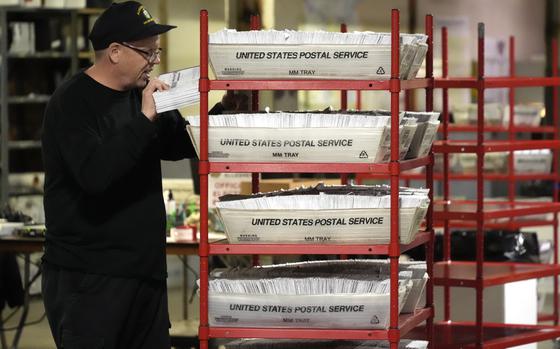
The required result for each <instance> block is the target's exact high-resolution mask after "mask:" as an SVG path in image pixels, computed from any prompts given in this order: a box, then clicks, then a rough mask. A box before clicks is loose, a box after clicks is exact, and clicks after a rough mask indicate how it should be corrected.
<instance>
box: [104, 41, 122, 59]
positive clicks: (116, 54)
mask: <svg viewBox="0 0 560 349" xmlns="http://www.w3.org/2000/svg"><path fill="white" fill-rule="evenodd" d="M121 55H122V48H121V46H120V45H119V44H116V43H115V44H111V45H110V46H109V47H108V48H107V56H108V57H109V61H111V63H115V64H116V63H119V61H120V60H121V58H122V57H121Z"/></svg>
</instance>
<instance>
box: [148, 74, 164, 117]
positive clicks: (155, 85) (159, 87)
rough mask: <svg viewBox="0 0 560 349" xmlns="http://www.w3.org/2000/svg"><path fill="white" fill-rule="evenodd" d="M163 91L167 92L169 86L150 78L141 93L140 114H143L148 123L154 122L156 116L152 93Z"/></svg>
mask: <svg viewBox="0 0 560 349" xmlns="http://www.w3.org/2000/svg"><path fill="white" fill-rule="evenodd" d="M165 90H169V85H167V84H166V83H165V82H163V81H161V80H159V79H156V78H152V79H150V81H148V84H147V85H146V87H144V90H143V91H142V113H144V115H146V117H147V118H148V119H149V120H150V121H154V120H155V118H156V115H157V112H156V103H155V102H154V96H153V95H154V92H156V91H165Z"/></svg>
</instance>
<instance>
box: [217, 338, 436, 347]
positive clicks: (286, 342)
mask: <svg viewBox="0 0 560 349" xmlns="http://www.w3.org/2000/svg"><path fill="white" fill-rule="evenodd" d="M427 347H428V342H426V341H417V340H410V339H403V340H401V341H400V342H399V349H426V348H427ZM389 348H390V345H389V342H388V341H357V340H354V341H351V340H317V339H257V338H251V339H236V340H234V341H231V342H229V343H227V344H225V349H389Z"/></svg>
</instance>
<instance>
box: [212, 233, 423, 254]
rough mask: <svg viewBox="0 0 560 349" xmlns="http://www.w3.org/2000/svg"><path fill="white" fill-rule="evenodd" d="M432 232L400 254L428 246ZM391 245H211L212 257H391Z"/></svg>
mask: <svg viewBox="0 0 560 349" xmlns="http://www.w3.org/2000/svg"><path fill="white" fill-rule="evenodd" d="M431 235H432V233H431V232H427V231H422V232H419V233H417V234H416V237H415V239H414V241H412V242H411V243H409V244H400V245H399V250H400V253H403V252H406V251H408V250H410V249H412V248H414V247H417V246H421V245H424V244H426V243H427V242H429V241H430V239H431ZM390 248H391V245H390V244H369V245H367V244H360V245H358V244H352V245H351V244H346V245H342V244H336V245H335V244H328V245H327V244H325V245H311V244H309V245H302V244H273V245H271V244H228V243H224V242H216V243H212V244H210V255H224V254H241V255H243V254H255V253H259V254H264V255H300V254H331V253H332V251H333V250H336V251H337V252H338V253H339V254H347V255H348V254H360V255H361V254H363V255H389V251H390Z"/></svg>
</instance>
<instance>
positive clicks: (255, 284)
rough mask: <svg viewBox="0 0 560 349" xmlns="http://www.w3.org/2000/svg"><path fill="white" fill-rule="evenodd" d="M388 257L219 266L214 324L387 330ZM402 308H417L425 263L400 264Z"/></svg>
mask: <svg viewBox="0 0 560 349" xmlns="http://www.w3.org/2000/svg"><path fill="white" fill-rule="evenodd" d="M389 270H390V268H389V263H388V262H387V261H386V260H343V261H315V262H300V263H288V264H280V265H271V266H262V267H251V268H231V269H218V270H214V271H213V272H212V273H211V274H210V280H209V293H208V295H209V307H208V312H209V321H210V325H212V326H227V327H230V326H231V327H237V326H252V327H310V328H355V329H358V328H363V329H366V328H378V329H379V328H387V326H388V324H389V299H390V279H389ZM398 275H399V281H398V284H399V286H398V292H399V312H401V311H404V307H405V306H407V305H408V303H409V302H410V306H411V309H407V311H410V312H412V311H414V308H415V307H416V305H417V303H418V300H419V299H420V297H421V295H422V292H423V289H424V286H425V283H426V280H427V276H426V265H425V263H423V262H415V263H412V264H403V265H402V266H400V267H399V273H398Z"/></svg>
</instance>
